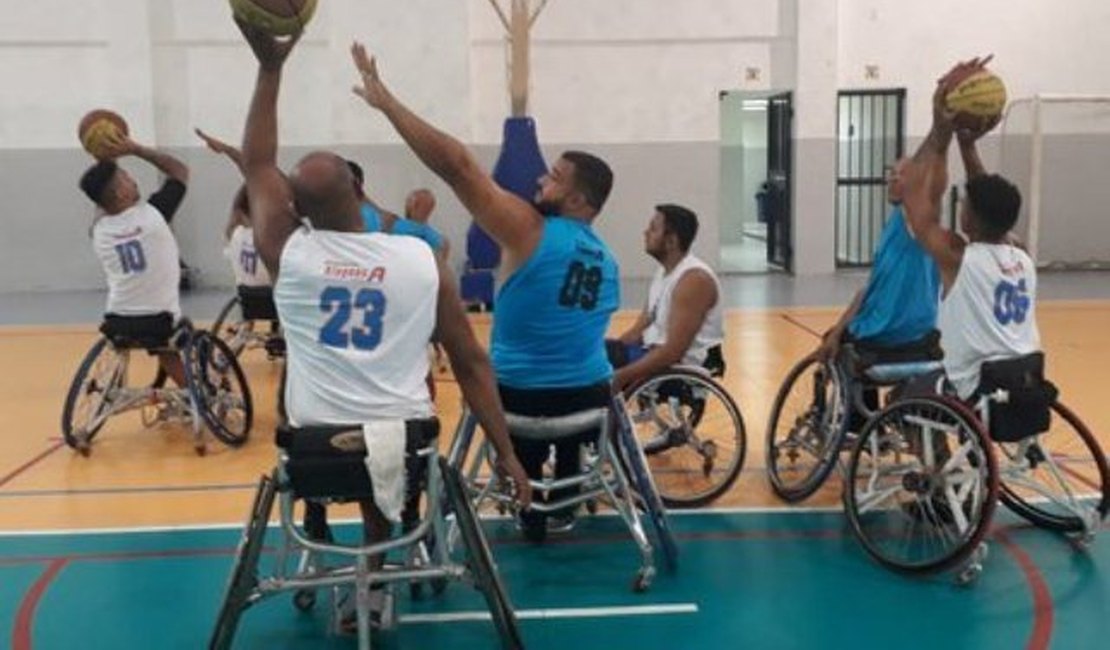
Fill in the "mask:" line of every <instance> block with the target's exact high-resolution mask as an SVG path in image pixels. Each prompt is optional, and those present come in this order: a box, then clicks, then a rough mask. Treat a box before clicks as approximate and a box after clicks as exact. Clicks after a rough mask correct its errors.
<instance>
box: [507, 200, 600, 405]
mask: <svg viewBox="0 0 1110 650" xmlns="http://www.w3.org/2000/svg"><path fill="white" fill-rule="evenodd" d="M619 305H620V275H619V271H618V268H617V261H616V259H615V258H614V257H613V254H612V253H611V252H610V251H609V247H608V246H606V245H605V242H603V241H601V238H600V237H598V236H597V233H595V232H594V231H593V229H592V228H590V226H589V224H586V223H583V222H582V221H578V220H576V219H568V218H565V217H558V216H553V217H546V218H544V226H543V235H542V236H541V237H540V242H539V244H538V245H537V246H536V250H535V251H534V252H533V253H532V256H531V257H529V258H528V260H527V261H526V262H525V263H524V264H523V265H522V266H521V267H520V268H519V269H517V270H516V271H514V272H513V274H512V275H511V276H510V277H509V278H508V279H507V280H506V281H505V283H504V284H503V285H502V287H501V290H500V291H499V292H498V294H497V299H496V301H495V302H494V312H493V335H492V337H491V339H492V340H491V345H490V348H491V357H492V359H493V368H494V371H495V372H496V374H497V381H498V382H499V383H501V384H503V385H505V386H509V387H511V388H524V389H528V388H572V387H578V386H589V385H592V384H596V383H599V382H602V381H605V380H607V379H609V378H611V377H612V375H613V367H612V366H611V365H610V364H609V359H608V357H606V355H605V330H606V329H608V327H609V317H610V315H612V313H613V312H614V311H616V310H617V307H618V306H619Z"/></svg>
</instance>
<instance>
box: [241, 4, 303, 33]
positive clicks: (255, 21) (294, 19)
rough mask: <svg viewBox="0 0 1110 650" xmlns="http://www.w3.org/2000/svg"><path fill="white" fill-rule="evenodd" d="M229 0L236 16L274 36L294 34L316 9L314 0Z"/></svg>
mask: <svg viewBox="0 0 1110 650" xmlns="http://www.w3.org/2000/svg"><path fill="white" fill-rule="evenodd" d="M229 1H230V3H231V11H232V13H233V14H234V15H235V17H236V18H238V19H239V20H241V21H243V22H245V23H249V24H251V25H253V26H255V27H257V28H259V29H261V30H262V31H264V32H266V33H268V34H272V35H274V36H289V35H291V34H296V33H297V32H299V31H301V30H302V29H304V28H305V25H307V24H308V21H309V20H311V19H312V14H313V13H314V12H315V11H316V0H229Z"/></svg>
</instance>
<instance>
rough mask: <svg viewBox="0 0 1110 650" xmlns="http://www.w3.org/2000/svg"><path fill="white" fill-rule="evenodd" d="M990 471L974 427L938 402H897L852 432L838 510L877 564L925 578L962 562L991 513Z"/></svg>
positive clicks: (955, 408)
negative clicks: (841, 504) (855, 433)
mask: <svg viewBox="0 0 1110 650" xmlns="http://www.w3.org/2000/svg"><path fill="white" fill-rule="evenodd" d="M997 494H998V468H997V465H996V463H995V457H994V453H993V450H992V449H991V447H990V442H989V439H988V438H987V435H986V433H985V432H984V431H983V428H982V425H981V424H980V423H979V420H978V418H976V417H975V416H974V415H973V414H972V413H971V412H970V411H969V410H968V409H967V408H966V407H965V406H964V405H963V404H961V403H959V402H956V401H955V400H952V399H949V398H945V397H925V398H912V399H905V400H901V401H897V402H895V403H893V404H891V405H890V406H888V407H886V408H885V409H883V410H882V411H881V412H880V413H879V414H878V415H876V416H875V417H874V418H872V419H871V421H869V422H868V423H867V425H866V426H865V427H864V429H863V431H862V432H861V433H860V439H859V440H858V441H857V443H856V446H855V447H854V448H853V449H852V453H851V457H850V460H849V464H848V477H847V485H846V486H845V489H844V506H845V512H846V514H847V515H848V521H849V522H850V524H851V527H852V531H853V532H854V533H855V536H856V538H857V539H859V541H860V542H861V543H862V544H863V547H864V549H866V550H867V552H868V554H870V555H871V556H872V557H873V558H875V559H876V560H877V561H878V562H879V563H880V564H882V565H883V566H885V567H887V568H890V569H893V570H896V571H899V572H902V573H911V574H925V573H932V572H938V571H944V570H946V569H950V568H953V567H955V566H957V565H959V564H961V563H964V562H965V560H967V559H968V558H969V557H970V556H971V555H972V554H973V553H975V552H976V551H977V549H978V548H979V545H980V542H981V541H982V540H983V537H984V535H986V533H987V528H988V527H989V526H990V522H991V518H992V516H993V514H994V508H995V505H996V498H997Z"/></svg>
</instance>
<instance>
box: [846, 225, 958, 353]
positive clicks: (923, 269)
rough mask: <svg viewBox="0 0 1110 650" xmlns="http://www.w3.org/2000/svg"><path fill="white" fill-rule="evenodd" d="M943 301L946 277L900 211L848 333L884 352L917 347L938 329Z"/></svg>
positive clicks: (885, 235) (881, 240) (881, 247)
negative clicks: (891, 348) (887, 348)
mask: <svg viewBox="0 0 1110 650" xmlns="http://www.w3.org/2000/svg"><path fill="white" fill-rule="evenodd" d="M939 301H940V271H938V270H937V265H936V263H935V262H934V261H933V258H932V257H930V256H929V254H928V253H927V252H925V249H924V248H922V247H921V244H919V243H918V242H917V240H916V239H914V238H913V235H911V234H910V230H909V227H908V226H907V224H906V217H905V215H904V214H903V212H902V207H901V206H895V208H894V210H893V211H892V212H891V215H890V219H889V220H888V221H887V222H886V226H885V227H884V228H883V232H882V236H881V237H880V238H879V245H878V248H877V249H876V251H875V264H874V266H873V267H872V269H871V278H870V280H869V281H868V283H867V289H866V293H865V294H864V297H863V302H862V303H860V308H859V311H858V312H857V313H856V317H855V318H854V319H852V322H851V323H850V324H849V325H848V333H849V334H851V336H852V338H854V339H857V340H866V341H868V342H871V343H875V344H878V345H883V346H892V345H902V344H904V343H912V342H913V341H916V340H918V339H920V338H922V337H924V336H925V335H926V334H928V333H929V332H930V331H931V330H933V329H935V328H936V326H937V305H938V303H939Z"/></svg>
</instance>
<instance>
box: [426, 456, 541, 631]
mask: <svg viewBox="0 0 1110 650" xmlns="http://www.w3.org/2000/svg"><path fill="white" fill-rule="evenodd" d="M439 469H440V473H441V474H442V476H443V483H444V487H445V488H446V496H447V503H448V506H449V508H450V509H451V511H452V512H454V513H455V521H456V523H457V525H458V527H459V533H460V535H461V536H462V542H463V546H464V547H465V548H466V555H467V561H468V564H469V565H470V570H471V571H472V572H473V574H474V579H475V582H476V583H477V586H478V589H479V590H480V591H481V592H482V595H483V596H484V597H485V599H486V604H487V605H488V606H489V611H490V615H491V616H492V618H493V624H494V626H495V627H496V628H497V634H498V636H499V637H500V639H501V647H502V648H503V649H504V650H523V648H524V639H523V638H522V637H521V635H520V626H519V624H518V623H517V620H516V612H514V611H513V606H512V604H511V603H510V602H509V596H508V592H507V591H506V589H505V585H504V583H503V582H502V581H501V575H500V574H499V573H498V572H497V567H496V565H495V564H494V562H493V554H492V553H491V552H490V549H489V544H488V543H487V542H486V537H485V535H484V534H483V533H482V529H481V524H480V523H479V522H478V515H477V514H476V513H475V512H474V506H473V504H471V502H470V499H469V498H468V496H469V493H468V492H467V489H466V486H465V485H464V484H463V479H462V474H460V473H459V471H458V470H457V469H455V468H454V467H452V466H451V464H450V463H448V462H447V460H446V459H445V458H442V457H441V458H440V459H439Z"/></svg>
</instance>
